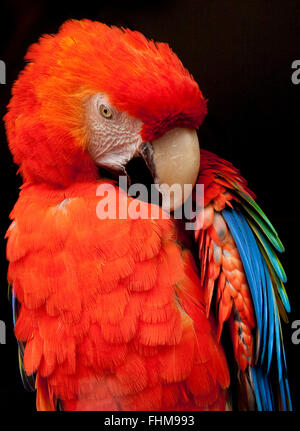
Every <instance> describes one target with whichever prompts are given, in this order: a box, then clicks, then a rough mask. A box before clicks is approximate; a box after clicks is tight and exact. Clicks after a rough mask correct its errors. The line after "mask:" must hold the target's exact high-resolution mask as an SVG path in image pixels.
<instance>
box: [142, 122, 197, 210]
mask: <svg viewBox="0 0 300 431" xmlns="http://www.w3.org/2000/svg"><path fill="white" fill-rule="evenodd" d="M141 155H142V157H143V158H144V160H145V162H146V164H147V166H148V168H149V169H150V171H151V173H152V175H153V178H154V183H155V185H156V188H157V189H158V190H159V192H160V193H161V195H162V208H163V209H164V210H165V211H169V212H171V211H174V210H176V208H179V207H180V206H181V205H182V204H183V203H184V202H185V201H186V200H187V199H188V197H189V196H190V194H191V191H192V188H193V187H194V185H195V183H196V181H197V177H198V174H199V169H200V146H199V141H198V137H197V133H196V130H191V129H184V128H174V129H172V130H170V131H169V132H167V133H165V134H164V135H163V136H161V137H160V138H158V139H156V140H154V141H152V142H151V143H149V142H147V143H145V144H144V145H143V148H142V150H141ZM186 185H189V186H186Z"/></svg>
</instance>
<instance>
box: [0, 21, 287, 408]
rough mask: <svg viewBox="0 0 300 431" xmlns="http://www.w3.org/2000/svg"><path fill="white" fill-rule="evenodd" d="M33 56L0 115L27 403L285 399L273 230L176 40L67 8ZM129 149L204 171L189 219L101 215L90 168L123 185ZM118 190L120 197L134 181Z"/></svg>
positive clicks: (263, 402)
mask: <svg viewBox="0 0 300 431" xmlns="http://www.w3.org/2000/svg"><path fill="white" fill-rule="evenodd" d="M26 59H27V61H28V64H27V65H26V67H25V69H24V70H23V72H22V73H21V74H20V76H19V78H18V80H17V81H16V83H15V84H14V87H13V95H12V98H11V101H10V103H9V106H8V112H7V114H6V116H5V122H6V130H7V136H8V141H9V146H10V150H11V152H12V154H13V157H14V160H15V162H16V163H17V164H18V165H19V168H20V172H21V174H22V177H23V186H22V187H21V191H20V196H19V199H18V201H17V203H16V205H15V207H14V209H13V211H12V213H11V218H12V220H13V221H12V224H11V226H10V228H9V229H8V232H7V238H8V242H7V258H8V260H9V270H8V280H9V283H10V284H11V286H12V302H13V312H14V320H15V335H16V338H17V340H18V343H19V359H20V370H21V375H22V378H23V381H24V384H25V385H26V386H27V387H31V388H34V385H35V387H36V390H37V408H38V409H40V410H44V409H49V410H54V409H56V408H57V407H58V406H59V407H60V408H62V409H66V410H225V409H227V410H230V409H231V408H232V402H231V394H234V392H235V391H238V394H239V395H238V399H239V402H238V406H239V408H240V409H258V410H273V409H277V408H280V409H283V410H289V409H291V408H292V404H291V399H290V394H289V385H288V380H287V370H286V360H285V353H284V347H283V341H282V333H281V326H280V316H279V314H280V315H281V316H282V318H283V319H286V311H289V309H290V306H289V301H288V298H287V295H286V292H285V288H284V285H283V283H284V282H285V281H286V276H285V273H284V270H283V268H282V266H281V264H280V262H279V260H278V258H277V256H276V254H275V251H274V250H277V251H279V252H281V251H283V245H282V243H281V242H280V240H279V238H278V235H277V233H276V231H275V230H274V228H273V226H272V225H271V223H270V222H269V220H268V219H267V217H266V216H265V214H264V213H263V212H262V210H261V209H260V208H259V207H258V205H257V204H256V203H255V201H254V195H253V193H252V192H251V191H250V190H249V189H248V187H247V184H246V181H245V180H244V179H243V178H242V177H241V175H240V173H239V171H238V170H237V169H236V168H234V167H233V166H232V165H231V164H230V163H228V162H226V161H224V160H222V159H220V158H219V157H217V156H216V155H214V154H212V153H210V152H208V151H204V150H202V149H201V153H200V150H199V143H198V140H197V135H196V132H195V129H197V128H198V127H199V126H200V125H201V123H202V121H203V120H204V118H205V115H206V101H205V99H204V97H203V95H202V93H201V91H200V90H199V87H198V85H197V83H196V82H195V81H194V79H193V77H192V76H191V75H190V74H189V72H188V71H187V70H186V69H185V68H184V67H183V65H182V63H181V62H180V60H179V59H178V57H177V56H176V55H175V54H174V53H173V51H172V50H171V49H170V47H169V46H168V45H167V44H165V43H154V42H153V41H149V40H147V39H146V38H145V37H144V36H143V35H142V34H141V33H139V32H136V31H130V30H128V29H119V28H116V27H109V26H106V25H104V24H101V23H99V22H93V21H89V20H82V21H75V20H71V21H67V22H66V23H65V24H63V26H62V27H61V28H60V30H59V32H58V34H57V35H54V36H53V35H51V36H49V35H47V36H44V37H42V38H41V39H40V40H39V42H38V43H36V44H34V45H32V46H31V47H30V48H29V51H28V53H27V55H26ZM136 156H141V157H144V158H145V160H146V161H147V164H148V166H149V168H150V169H151V171H152V173H153V175H154V177H155V181H156V182H158V183H159V184H162V183H167V184H169V185H172V184H174V183H179V184H185V183H191V184H193V185H195V183H197V184H204V206H203V205H202V206H201V202H196V203H198V207H199V208H198V210H199V211H198V215H197V222H199V220H200V218H202V220H203V223H202V224H201V223H199V224H198V225H197V226H198V227H197V229H195V230H194V231H187V230H186V231H184V229H183V226H184V224H182V223H180V222H178V221H177V220H175V218H167V217H164V214H165V211H164V210H162V209H159V216H158V217H157V218H156V219H154V218H151V217H146V218H143V217H137V218H134V217H130V216H128V214H127V215H126V217H123V218H120V217H116V218H108V219H105V220H100V219H99V217H97V214H96V207H97V205H98V203H99V201H101V199H104V197H100V196H97V192H96V191H97V188H98V187H99V185H104V184H111V187H112V188H113V189H114V190H115V191H118V186H117V185H116V183H115V182H114V181H112V180H109V179H108V175H107V174H106V173H107V171H108V170H109V171H112V172H115V173H117V175H119V174H120V173H126V164H127V162H128V161H129V160H131V159H132V158H133V157H136ZM199 166H200V168H199ZM98 168H99V169H98ZM162 193H163V192H162ZM117 196H118V197H117V200H116V202H115V203H114V205H115V206H116V208H119V207H121V205H124V204H125V206H126V210H127V208H129V206H130V204H131V203H132V202H133V198H131V197H130V196H128V195H127V194H126V193H125V192H120V193H119V194H118V195H117ZM194 198H195V199H196V200H197V199H198V198H197V197H194ZM181 204H182V202H179V203H178V202H173V203H170V208H169V209H170V210H172V209H175V207H178V205H179V206H180V205H181ZM140 205H142V207H143V208H144V210H145V211H148V210H149V208H151V204H150V203H141V204H140ZM172 205H173V206H172ZM193 244H194V245H193ZM195 245H196V248H197V249H198V252H197V253H194V251H195ZM212 298H213V299H212ZM212 303H215V306H216V310H217V311H216V313H214V312H213V311H212V310H211V309H213V310H214V308H215V307H211V304H212ZM214 314H215V316H214ZM225 322H227V323H226V326H227V327H228V330H229V333H230V335H231V338H232V344H233V352H234V355H233V356H232V358H233V357H234V358H235V361H234V360H233V359H232V361H231V360H230V358H231V356H230V354H229V352H227V350H226V352H225V353H226V355H225V353H224V350H223V347H222V340H223V339H222V340H221V335H222V332H223V325H224V323H225ZM227 348H228V346H227ZM226 356H227V358H228V359H226ZM231 362H235V365H234V364H233V363H231ZM228 364H229V366H228ZM229 368H230V369H231V370H232V371H231V376H232V378H230V372H229ZM235 373H236V374H235ZM235 375H236V376H237V378H235V377H234V376H235ZM231 380H232V381H233V383H230V381H231ZM235 380H236V382H235Z"/></svg>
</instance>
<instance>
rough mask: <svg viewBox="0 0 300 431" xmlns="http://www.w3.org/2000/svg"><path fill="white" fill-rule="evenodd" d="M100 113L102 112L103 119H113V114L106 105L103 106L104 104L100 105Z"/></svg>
mask: <svg viewBox="0 0 300 431" xmlns="http://www.w3.org/2000/svg"><path fill="white" fill-rule="evenodd" d="M99 111H100V114H101V115H102V117H104V118H111V117H112V112H111V110H110V109H109V107H108V106H106V105H103V104H102V105H100V108H99Z"/></svg>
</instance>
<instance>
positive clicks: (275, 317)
mask: <svg viewBox="0 0 300 431" xmlns="http://www.w3.org/2000/svg"><path fill="white" fill-rule="evenodd" d="M222 214H223V216H224V219H225V221H226V223H227V225H228V227H229V230H230V232H231V234H232V236H233V238H234V240H235V243H236V246H237V248H238V251H239V254H240V257H241V260H242V263H243V266H244V270H245V274H246V277H247V281H248V285H249V288H250V292H251V296H252V300H253V305H254V311H255V315H256V320H257V329H258V339H259V343H258V347H257V356H256V364H255V366H254V367H250V370H249V371H250V375H251V378H252V382H253V389H254V393H255V397H256V403H257V407H258V410H273V409H274V397H273V389H272V386H271V384H270V380H269V374H270V370H271V367H272V364H276V368H277V373H278V385H279V389H280V394H281V397H280V398H281V402H282V408H283V409H284V410H287V409H288V408H292V404H291V399H290V392H289V384H288V380H287V378H286V375H287V372H286V361H285V352H284V347H283V342H282V334H281V326H280V317H279V312H278V308H277V304H276V297H275V291H274V288H276V287H277V286H276V285H277V283H275V285H273V283H272V278H271V275H272V276H273V281H274V279H275V282H276V281H279V280H280V281H284V280H285V279H286V276H285V273H284V271H283V268H282V266H281V264H280V262H279V261H278V258H277V256H276V255H275V253H274V252H273V250H272V248H271V246H270V245H269V244H268V242H267V240H266V239H265V238H263V236H262V234H261V233H258V234H257V232H256V230H257V229H254V228H253V226H252V223H251V222H250V221H248V220H247V219H246V217H245V216H244V215H243V213H242V212H241V211H240V210H238V209H229V208H225V209H224V210H223V211H222ZM253 231H254V232H253ZM254 234H255V235H256V237H257V240H256V238H255V236H254ZM258 241H259V242H260V244H261V246H262V249H260V247H261V246H259V242H258ZM268 261H269V263H268ZM267 263H268V264H267ZM275 277H277V280H276V278H275ZM278 279H279V280H278ZM277 289H278V292H279V295H280V298H281V300H282V302H283V304H284V306H285V307H286V309H287V310H289V303H288V300H287V295H286V293H285V290H284V288H283V289H282V288H281V285H280V286H279V288H278V287H277ZM274 355H275V362H274V361H273V357H274Z"/></svg>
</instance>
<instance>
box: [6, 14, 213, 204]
mask: <svg viewBox="0 0 300 431" xmlns="http://www.w3.org/2000/svg"><path fill="white" fill-rule="evenodd" d="M25 58H26V60H27V62H28V63H27V65H26V66H25V68H24V70H23V71H22V72H21V73H20V76H19V78H18V79H17V81H16V82H15V84H14V87H13V92H12V98H11V101H10V103H9V105H8V112H7V114H6V116H5V122H6V130H7V136H8V140H9V146H10V150H11V152H12V154H13V156H14V161H15V162H16V163H17V164H18V165H19V167H20V172H21V174H22V177H23V180H24V182H26V183H29V184H31V183H34V184H36V183H46V184H47V185H49V186H52V187H53V186H55V187H68V186H69V185H71V184H72V183H73V182H74V181H84V180H90V179H97V178H99V168H100V174H101V168H102V169H105V170H106V169H107V170H110V171H114V172H116V173H120V172H125V167H126V164H127V163H128V162H129V161H130V160H131V159H132V158H134V157H137V156H141V157H143V158H144V159H145V160H146V163H147V165H148V167H149V169H150V170H151V172H152V174H153V178H154V181H155V182H156V183H158V184H168V185H169V186H171V185H172V184H175V183H177V184H190V183H192V184H194V183H195V181H196V178H197V175H198V172H199V166H200V151H199V142H198V139H197V134H196V131H195V129H197V128H198V127H199V125H200V124H201V123H202V121H203V119H204V117H205V115H206V101H205V100H204V98H203V95H202V93H201V91H200V89H199V87H198V85H197V83H196V82H195V81H194V79H193V77H192V76H191V75H190V73H189V72H188V71H187V70H186V69H185V68H184V67H183V65H182V63H181V62H180V60H179V58H178V57H177V56H176V55H175V54H174V52H173V51H172V50H171V48H170V47H169V46H168V45H167V44H165V43H155V42H153V41H150V40H148V39H146V38H145V37H144V36H143V35H142V34H141V33H139V32H137V31H131V30H128V29H119V28H116V27H109V26H107V25H105V24H102V23H99V22H95V21H90V20H81V21H75V20H70V21H67V22H66V23H64V24H63V25H62V26H61V28H60V30H59V32H58V33H57V34H56V35H46V36H43V37H42V38H41V39H40V40H39V42H38V43H36V44H33V45H32V46H31V47H30V48H29V50H28V52H27V54H26V57H25ZM177 205H178V203H176V204H175V203H174V207H175V206H177Z"/></svg>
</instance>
